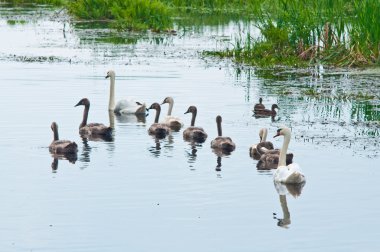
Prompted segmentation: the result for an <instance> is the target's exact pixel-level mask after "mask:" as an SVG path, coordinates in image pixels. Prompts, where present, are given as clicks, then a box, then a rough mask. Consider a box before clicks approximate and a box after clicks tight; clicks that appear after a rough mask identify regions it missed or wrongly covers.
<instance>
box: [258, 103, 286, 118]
mask: <svg viewBox="0 0 380 252" xmlns="http://www.w3.org/2000/svg"><path fill="white" fill-rule="evenodd" d="M276 109H280V108H279V107H278V106H277V104H273V105H272V109H270V110H269V109H262V110H255V111H254V112H255V115H257V116H275V115H277V111H276Z"/></svg>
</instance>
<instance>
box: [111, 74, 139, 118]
mask: <svg viewBox="0 0 380 252" xmlns="http://www.w3.org/2000/svg"><path fill="white" fill-rule="evenodd" d="M107 78H109V79H110V97H109V103H108V110H109V111H113V112H115V113H116V114H119V115H121V114H144V115H145V114H146V105H145V103H140V102H137V101H135V100H134V99H131V98H128V99H124V100H120V101H118V102H117V103H116V102H115V71H113V70H109V71H108V72H107V75H106V79H107ZM115 103H116V105H115Z"/></svg>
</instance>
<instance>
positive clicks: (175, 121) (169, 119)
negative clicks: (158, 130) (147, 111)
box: [161, 97, 183, 131]
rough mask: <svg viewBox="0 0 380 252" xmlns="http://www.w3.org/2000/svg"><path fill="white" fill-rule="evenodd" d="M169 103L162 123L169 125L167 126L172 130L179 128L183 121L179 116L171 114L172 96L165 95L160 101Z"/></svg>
mask: <svg viewBox="0 0 380 252" xmlns="http://www.w3.org/2000/svg"><path fill="white" fill-rule="evenodd" d="M165 103H169V109H168V114H167V115H166V117H165V119H164V123H165V124H167V125H169V127H170V128H171V129H173V130H176V131H178V130H180V129H181V128H182V126H183V123H182V121H181V119H180V118H179V117H175V116H172V110H173V105H174V100H173V98H172V97H166V98H165V99H164V101H163V102H162V103H161V105H162V104H165Z"/></svg>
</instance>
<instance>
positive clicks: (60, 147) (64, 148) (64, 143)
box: [49, 122, 78, 154]
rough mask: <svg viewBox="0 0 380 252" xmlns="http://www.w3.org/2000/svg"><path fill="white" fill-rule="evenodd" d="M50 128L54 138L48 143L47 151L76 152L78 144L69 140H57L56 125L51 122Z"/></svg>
mask: <svg viewBox="0 0 380 252" xmlns="http://www.w3.org/2000/svg"><path fill="white" fill-rule="evenodd" d="M51 130H52V131H53V133H54V139H53V141H52V142H51V144H50V145H49V151H50V152H51V153H52V154H76V153H77V152H78V145H77V144H76V143H75V142H72V141H69V140H59V136H58V125H57V123H56V122H52V124H51Z"/></svg>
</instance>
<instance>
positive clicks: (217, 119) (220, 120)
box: [216, 115, 222, 124]
mask: <svg viewBox="0 0 380 252" xmlns="http://www.w3.org/2000/svg"><path fill="white" fill-rule="evenodd" d="M216 123H217V124H220V123H222V117H221V116H220V115H218V116H217V117H216Z"/></svg>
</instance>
